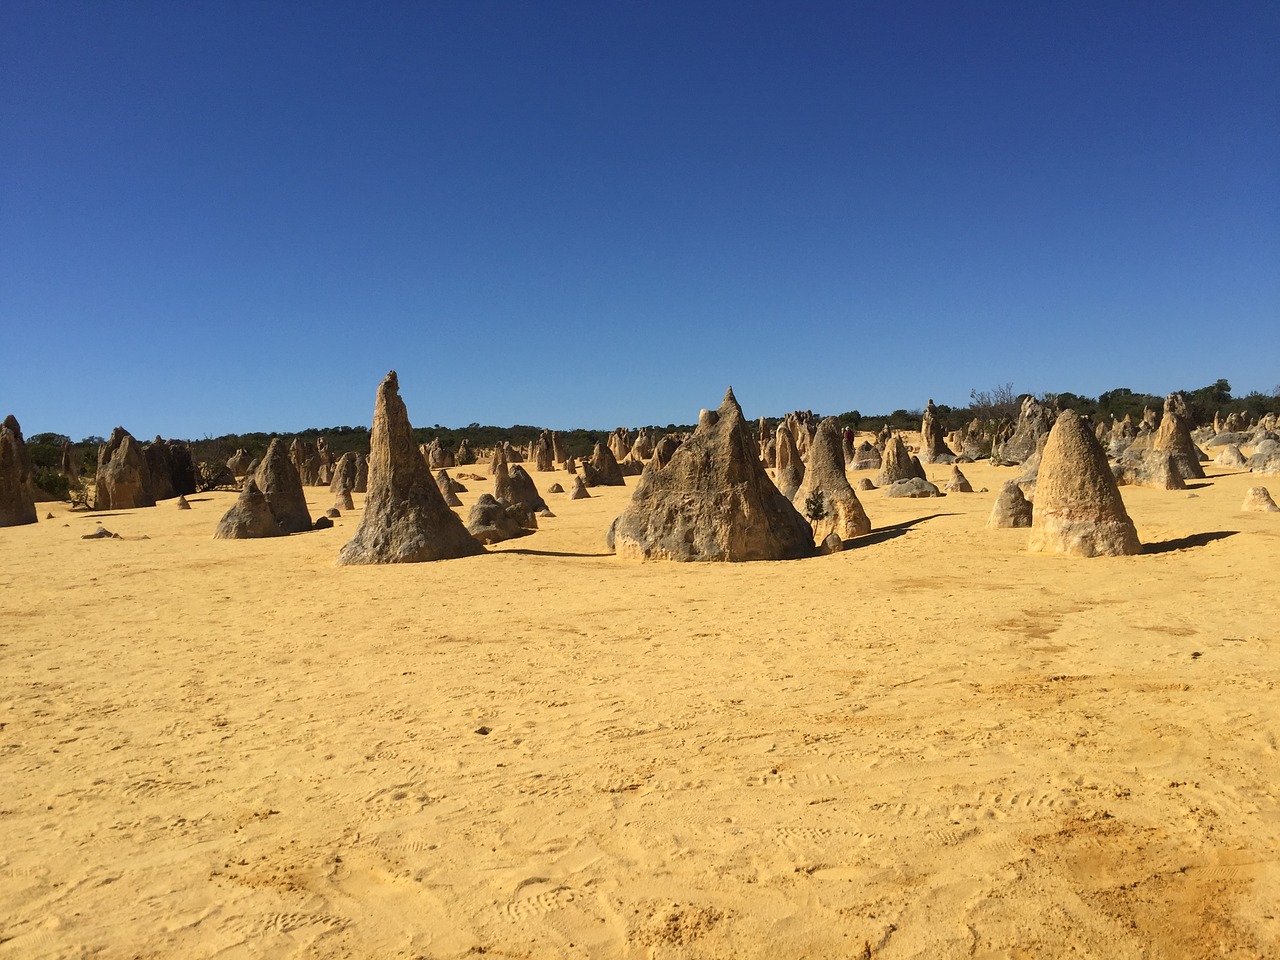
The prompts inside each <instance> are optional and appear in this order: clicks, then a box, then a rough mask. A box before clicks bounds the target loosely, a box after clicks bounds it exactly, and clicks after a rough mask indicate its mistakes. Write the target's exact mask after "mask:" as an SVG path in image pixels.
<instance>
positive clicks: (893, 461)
mask: <svg viewBox="0 0 1280 960" xmlns="http://www.w3.org/2000/svg"><path fill="white" fill-rule="evenodd" d="M912 477H920V478H921V479H924V471H923V470H920V469H919V468H918V467H917V466H916V465H915V464H914V463H912V462H911V451H909V450H908V449H907V445H906V444H905V443H903V442H902V434H900V433H894V434H893V435H892V436H891V437H890V438H889V440H888V442H887V443H885V445H884V454H883V456H882V458H881V461H880V472H879V473H878V474H876V486H878V487H887V486H889V485H890V484H893V483H897V482H898V481H899V480H910V479H911V478H912Z"/></svg>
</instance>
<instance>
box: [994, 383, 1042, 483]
mask: <svg viewBox="0 0 1280 960" xmlns="http://www.w3.org/2000/svg"><path fill="white" fill-rule="evenodd" d="M1052 426H1053V411H1052V410H1051V409H1050V408H1049V407H1047V406H1046V405H1045V404H1043V403H1041V402H1040V401H1039V400H1037V399H1036V398H1035V397H1026V398H1024V399H1023V401H1022V410H1021V412H1020V413H1019V414H1018V422H1017V424H1016V425H1015V426H1014V428H1013V434H1012V436H1010V437H1009V439H1007V440H1005V441H1003V442H1001V443H998V444H995V445H994V446H993V447H992V450H991V462H992V463H994V464H997V465H998V466H1004V467H1015V466H1017V465H1018V464H1020V463H1022V462H1023V461H1024V460H1026V459H1027V457H1029V456H1031V454H1033V453H1034V452H1035V449H1036V444H1037V442H1038V441H1039V439H1040V438H1041V437H1042V436H1044V435H1045V434H1047V433H1048V432H1049V430H1050V428H1051V427H1052Z"/></svg>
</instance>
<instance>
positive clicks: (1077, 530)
mask: <svg viewBox="0 0 1280 960" xmlns="http://www.w3.org/2000/svg"><path fill="white" fill-rule="evenodd" d="M1027 547H1028V549H1029V550H1031V551H1032V552H1036V553H1065V554H1070V555H1073V556H1081V557H1096V556H1126V555H1131V554H1136V553H1140V552H1141V550H1142V544H1140V543H1139V542H1138V534H1137V531H1136V530H1135V529H1134V526H1133V521H1132V520H1130V519H1129V514H1128V513H1127V512H1126V511H1125V508H1124V500H1123V499H1122V498H1121V497H1120V489H1119V487H1117V486H1116V481H1115V478H1114V477H1113V476H1112V474H1111V469H1110V467H1109V466H1108V465H1107V457H1106V454H1105V453H1103V451H1102V447H1101V446H1100V445H1099V444H1098V441H1097V439H1096V438H1095V437H1094V435H1093V431H1092V430H1090V429H1089V428H1088V425H1087V424H1086V422H1085V421H1084V420H1083V419H1082V418H1081V417H1079V416H1078V415H1077V414H1076V412H1075V411H1074V410H1064V411H1063V412H1062V413H1061V414H1060V415H1059V416H1058V419H1057V422H1056V423H1055V424H1054V426H1053V428H1052V430H1051V431H1050V432H1049V439H1048V442H1047V443H1046V444H1045V448H1044V456H1043V457H1042V458H1041V461H1040V476H1039V478H1038V480H1037V481H1036V500H1035V511H1034V513H1033V515H1032V520H1031V539H1030V541H1029V543H1028V545H1027Z"/></svg>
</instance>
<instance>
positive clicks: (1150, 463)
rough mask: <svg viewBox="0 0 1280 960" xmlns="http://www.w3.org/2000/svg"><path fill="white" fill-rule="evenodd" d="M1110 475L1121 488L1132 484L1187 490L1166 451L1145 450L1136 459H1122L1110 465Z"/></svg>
mask: <svg viewBox="0 0 1280 960" xmlns="http://www.w3.org/2000/svg"><path fill="white" fill-rule="evenodd" d="M1111 473H1112V475H1113V476H1114V477H1115V478H1116V483H1117V484H1118V485H1119V486H1122V487H1127V486H1129V485H1131V484H1132V485H1133V486H1136V487H1152V488H1153V489H1156V490H1185V489H1187V484H1186V482H1185V481H1184V480H1183V479H1182V471H1181V469H1179V467H1178V465H1177V463H1176V461H1175V460H1174V456H1173V454H1172V453H1170V452H1169V451H1167V450H1145V451H1143V452H1142V454H1141V455H1140V456H1138V457H1134V458H1130V457H1127V456H1126V457H1122V458H1121V459H1120V460H1118V461H1117V462H1116V463H1113V464H1112V465H1111ZM1201 473H1202V475H1203V471H1201Z"/></svg>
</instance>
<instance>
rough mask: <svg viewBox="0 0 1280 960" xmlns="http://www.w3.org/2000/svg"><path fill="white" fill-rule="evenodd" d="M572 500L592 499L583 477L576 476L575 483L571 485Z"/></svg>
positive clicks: (570, 496)
mask: <svg viewBox="0 0 1280 960" xmlns="http://www.w3.org/2000/svg"><path fill="white" fill-rule="evenodd" d="M569 499H570V500H590V499H591V494H590V493H588V492H587V485H586V484H585V483H583V482H582V478H581V477H574V478H573V483H571V484H570V485H569Z"/></svg>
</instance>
